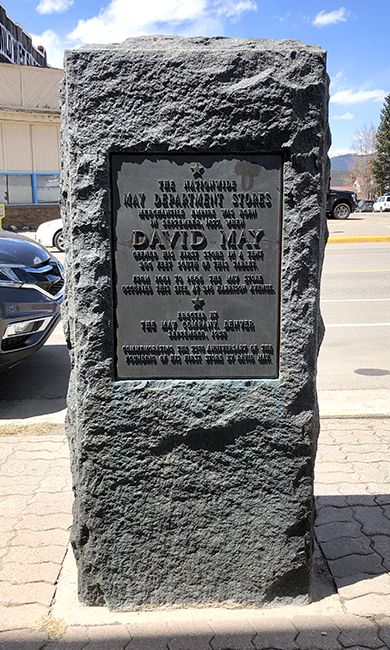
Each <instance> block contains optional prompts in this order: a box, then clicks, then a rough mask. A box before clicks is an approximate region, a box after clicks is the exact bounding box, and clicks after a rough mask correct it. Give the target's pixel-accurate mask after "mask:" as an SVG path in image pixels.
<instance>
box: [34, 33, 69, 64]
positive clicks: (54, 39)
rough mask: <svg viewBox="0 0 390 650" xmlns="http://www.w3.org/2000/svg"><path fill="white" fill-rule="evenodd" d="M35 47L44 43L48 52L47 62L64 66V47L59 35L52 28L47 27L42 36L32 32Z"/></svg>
mask: <svg viewBox="0 0 390 650" xmlns="http://www.w3.org/2000/svg"><path fill="white" fill-rule="evenodd" d="M30 36H31V38H32V42H33V44H34V45H35V47H38V45H43V47H44V48H45V50H46V53H47V62H48V63H49V65H52V66H53V67H54V68H62V67H63V59H64V48H63V44H62V42H61V41H60V39H59V37H58V36H57V34H56V33H55V32H53V30H52V29H47V30H46V31H44V32H43V33H42V34H41V35H40V36H38V35H36V34H30Z"/></svg>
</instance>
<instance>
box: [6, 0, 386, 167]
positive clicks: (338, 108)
mask: <svg viewBox="0 0 390 650" xmlns="http://www.w3.org/2000/svg"><path fill="white" fill-rule="evenodd" d="M2 4H3V5H4V7H5V9H6V11H7V13H8V15H9V16H10V17H11V18H12V19H13V20H14V21H16V22H18V23H19V24H20V25H21V26H22V28H23V29H24V30H25V31H26V32H28V33H29V34H30V35H31V36H32V39H33V43H34V45H36V46H37V45H43V46H44V47H45V48H46V50H47V55H48V63H49V64H50V65H52V66H54V67H58V68H61V67H62V60H63V52H64V49H70V48H74V47H79V46H80V45H85V44H87V43H117V42H121V41H123V40H125V39H126V38H128V37H130V36H132V37H133V36H141V35H143V34H178V35H180V36H226V37H232V38H241V37H242V38H272V39H297V40H299V41H302V42H303V43H308V44H311V45H320V46H321V47H323V48H324V49H325V50H327V52H328V74H329V76H330V79H331V86H330V104H329V118H330V128H331V132H332V147H331V151H330V154H331V155H338V154H344V153H347V152H350V151H353V146H354V143H355V142H356V136H357V134H358V133H359V131H361V130H362V129H364V128H369V127H370V125H371V124H373V125H374V127H375V128H377V127H378V125H379V120H380V111H381V109H382V107H383V100H384V98H385V96H386V95H388V94H389V93H390V56H389V43H390V40H389V33H390V32H389V24H390V2H389V0H371V1H368V0H341V1H340V0H12V3H11V2H10V1H9V0H2Z"/></svg>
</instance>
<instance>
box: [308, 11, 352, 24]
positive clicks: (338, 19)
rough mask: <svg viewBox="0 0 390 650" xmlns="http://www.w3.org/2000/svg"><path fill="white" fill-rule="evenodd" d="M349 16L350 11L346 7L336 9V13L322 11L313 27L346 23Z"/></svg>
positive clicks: (314, 21)
mask: <svg viewBox="0 0 390 650" xmlns="http://www.w3.org/2000/svg"><path fill="white" fill-rule="evenodd" d="M348 16H349V11H347V10H346V8H345V7H341V8H340V9H335V10H334V11H329V13H325V11H320V13H319V14H317V15H316V17H315V18H314V20H313V25H315V26H316V27H326V25H337V23H345V21H346V20H347V17H348Z"/></svg>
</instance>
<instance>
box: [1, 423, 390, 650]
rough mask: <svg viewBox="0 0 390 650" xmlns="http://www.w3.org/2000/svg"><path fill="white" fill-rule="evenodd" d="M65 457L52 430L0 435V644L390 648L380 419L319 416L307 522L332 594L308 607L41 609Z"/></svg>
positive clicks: (101, 649)
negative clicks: (312, 513) (90, 619)
mask: <svg viewBox="0 0 390 650" xmlns="http://www.w3.org/2000/svg"><path fill="white" fill-rule="evenodd" d="M68 463H69V458H68V450H67V445H66V441H65V440H64V438H63V437H62V436H61V435H45V436H19V435H14V436H9V437H0V650H9V649H10V648H12V650H19V649H20V650H106V649H107V650H122V649H123V650H343V649H348V648H349V649H351V650H352V649H353V650H359V649H360V648H362V649H367V648H368V649H373V650H385V648H390V615H389V613H390V574H389V571H390V420H389V419H387V420H386V419H383V420H381V419H366V418H361V419H359V418H357V419H339V420H334V419H328V420H323V421H322V432H321V436H320V440H319V446H318V456H317V461H316V482H315V494H316V508H317V516H316V522H315V532H316V536H317V540H318V543H319V546H320V549H321V551H322V553H323V555H324V557H325V560H326V562H327V566H328V568H329V569H330V572H331V574H332V576H333V580H334V581H335V583H336V587H337V594H336V595H335V596H332V597H331V600H329V598H328V599H325V600H324V601H323V603H322V601H321V602H320V603H319V604H318V607H319V609H318V610H316V609H315V607H316V605H313V606H310V607H311V608H313V607H314V609H310V608H308V609H307V608H306V609H305V608H301V609H300V608H293V609H291V608H283V607H281V608H279V609H277V610H276V609H272V610H268V611H267V610H256V609H244V610H228V609H226V610H224V609H223V608H217V609H215V610H214V609H205V610H179V612H175V611H173V612H169V611H167V612H164V611H162V610H159V611H160V614H159V615H158V616H156V612H150V614H143V615H142V617H141V618H140V617H137V616H136V615H135V614H133V615H132V616H133V618H132V619H131V621H129V622H127V623H126V624H124V623H123V624H122V623H118V622H117V623H115V624H109V625H100V624H99V620H98V617H97V618H96V624H95V625H90V624H85V625H80V626H75V627H68V628H66V626H64V625H63V622H61V621H57V620H56V619H55V618H53V617H52V616H51V611H52V604H53V598H54V597H55V586H56V581H57V579H58V576H59V573H60V570H61V565H62V562H63V559H64V556H65V553H66V548H67V543H68V538H69V528H70V524H71V507H72V493H71V480H70V474H69V465H68ZM325 566H326V565H325ZM332 599H333V600H332ZM129 616H130V614H129ZM130 618H131V616H130ZM39 622H41V628H39V625H38V626H37V624H39ZM57 637H59V638H57Z"/></svg>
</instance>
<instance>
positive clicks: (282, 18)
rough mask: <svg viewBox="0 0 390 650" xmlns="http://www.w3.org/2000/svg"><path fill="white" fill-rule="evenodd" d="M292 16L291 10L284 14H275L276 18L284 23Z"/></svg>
mask: <svg viewBox="0 0 390 650" xmlns="http://www.w3.org/2000/svg"><path fill="white" fill-rule="evenodd" d="M290 16H291V11H288V12H287V13H286V14H285V15H284V16H273V18H274V19H275V20H280V22H281V23H284V21H285V20H287V18H289V17H290Z"/></svg>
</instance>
